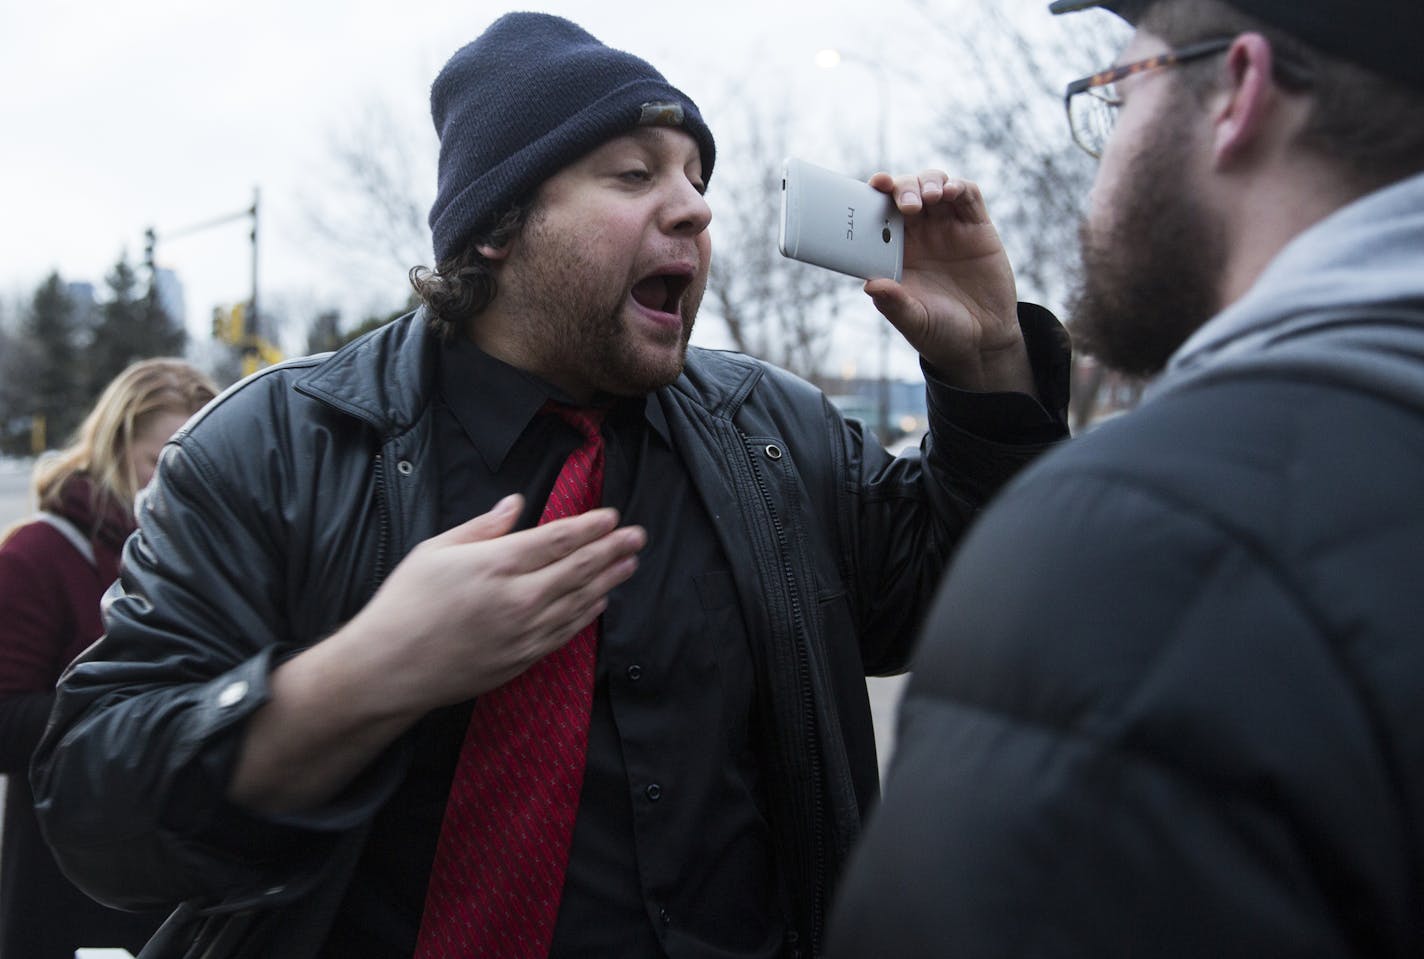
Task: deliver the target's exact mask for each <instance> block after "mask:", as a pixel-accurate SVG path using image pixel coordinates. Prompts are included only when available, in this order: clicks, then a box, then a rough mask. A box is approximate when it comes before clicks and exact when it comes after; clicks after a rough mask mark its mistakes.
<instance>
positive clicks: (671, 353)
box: [518, 208, 706, 396]
mask: <svg viewBox="0 0 1424 959" xmlns="http://www.w3.org/2000/svg"><path fill="white" fill-rule="evenodd" d="M519 243H520V246H521V247H522V248H523V251H524V255H525V256H526V257H527V258H528V263H529V266H528V268H527V271H526V272H527V274H528V275H527V278H526V279H525V281H524V282H522V283H521V284H520V286H521V289H520V290H519V292H518V297H519V299H520V301H521V303H522V304H523V309H524V312H525V320H524V323H525V325H526V329H527V332H528V335H527V337H525V338H524V341H525V343H527V344H531V347H530V349H531V350H532V351H533V352H534V353H535V354H537V355H535V356H533V357H532V359H533V363H532V368H531V372H535V373H538V374H539V375H541V376H543V377H544V378H546V379H548V380H549V381H550V382H553V383H579V384H584V385H587V386H590V387H591V388H592V389H593V390H594V391H595V392H600V393H608V394H612V395H614V396H641V395H644V394H647V393H650V392H652V391H653V390H656V389H659V388H660V387H663V386H667V385H668V384H670V383H672V382H673V381H674V380H676V379H677V378H678V377H679V376H680V375H681V374H682V369H683V365H684V363H685V362H686V359H687V344H688V341H689V339H690V338H691V336H692V328H693V324H694V323H695V321H696V317H697V309H698V307H699V306H700V304H701V302H702V294H703V291H704V289H705V286H706V274H705V271H704V272H703V274H702V275H701V276H700V277H698V278H696V279H695V280H694V281H693V283H692V284H691V286H689V287H688V289H687V290H686V291H684V293H683V294H682V297H681V301H680V302H681V308H680V311H679V314H680V316H681V318H682V326H681V328H680V329H667V330H657V331H650V330H645V329H639V330H636V331H635V330H634V329H633V328H632V327H630V325H629V321H628V320H627V318H626V317H625V313H626V312H627V310H628V309H629V306H628V304H629V298H630V296H631V293H632V289H631V286H630V285H629V284H630V281H629V280H628V278H627V277H624V276H618V275H617V274H616V271H615V270H611V269H609V268H608V266H607V265H606V264H605V263H603V262H600V261H599V260H598V259H597V258H596V256H595V254H594V253H593V252H592V251H591V250H590V244H589V243H588V242H587V239H586V238H580V237H576V236H573V235H572V234H571V233H570V232H569V231H564V230H559V229H556V228H551V227H549V226H548V225H547V223H546V221H545V217H544V216H542V215H541V211H540V210H539V209H537V208H536V210H535V211H534V212H533V213H531V215H530V219H529V220H528V222H526V224H525V226H524V229H523V230H522V231H521V233H520V238H519Z"/></svg>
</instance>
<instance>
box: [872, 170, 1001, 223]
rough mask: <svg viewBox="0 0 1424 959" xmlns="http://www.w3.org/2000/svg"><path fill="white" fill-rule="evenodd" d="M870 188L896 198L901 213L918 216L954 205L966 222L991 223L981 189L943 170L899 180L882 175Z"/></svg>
mask: <svg viewBox="0 0 1424 959" xmlns="http://www.w3.org/2000/svg"><path fill="white" fill-rule="evenodd" d="M870 185H871V186H873V187H875V188H876V189H877V190H879V191H880V192H882V193H888V194H890V195H891V196H893V197H894V198H895V205H896V206H897V207H898V208H899V210H900V212H901V213H908V214H915V213H919V212H921V211H922V210H925V209H926V208H928V207H933V206H941V205H952V206H953V210H954V213H955V214H956V215H957V216H958V217H959V218H960V219H962V220H964V221H965V222H968V223H985V222H988V219H989V215H988V211H987V210H986V209H985V206H984V194H983V193H982V192H981V191H980V189H979V187H978V185H976V184H974V183H971V182H970V181H968V180H961V179H957V178H955V177H951V176H950V175H949V174H947V173H945V172H944V171H943V170H933V169H931V170H922V171H921V172H919V173H915V174H899V175H895V176H892V175H891V174H889V173H885V172H883V171H882V172H880V173H877V174H875V175H874V176H873V177H871V178H870Z"/></svg>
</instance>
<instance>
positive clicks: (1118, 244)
mask: <svg viewBox="0 0 1424 959" xmlns="http://www.w3.org/2000/svg"><path fill="white" fill-rule="evenodd" d="M1168 115H1169V111H1164V113H1163V114H1162V116H1163V117H1164V121H1163V122H1159V123H1157V124H1156V125H1155V126H1153V127H1152V128H1151V130H1150V131H1149V132H1148V138H1147V141H1146V142H1145V143H1144V144H1143V146H1142V148H1141V150H1140V151H1139V152H1138V153H1137V154H1136V155H1135V156H1133V157H1130V158H1129V165H1128V166H1127V167H1126V168H1125V169H1124V176H1123V178H1122V180H1121V181H1120V182H1119V184H1118V186H1117V188H1116V191H1115V192H1114V194H1113V196H1112V201H1111V207H1112V211H1113V214H1114V215H1113V219H1112V225H1111V227H1110V228H1107V229H1102V228H1099V227H1096V226H1095V225H1094V224H1093V223H1091V222H1089V221H1088V220H1087V219H1086V218H1085V219H1084V221H1083V223H1082V224H1081V225H1080V227H1079V237H1080V245H1079V248H1080V251H1081V258H1082V267H1083V269H1082V282H1081V286H1080V287H1079V289H1078V290H1077V292H1076V294H1075V295H1074V298H1073V302H1072V305H1071V309H1070V315H1071V316H1072V319H1071V321H1070V323H1069V329H1070V330H1071V331H1072V334H1073V340H1074V342H1075V344H1076V345H1077V346H1078V347H1079V348H1081V349H1082V351H1083V352H1084V353H1087V354H1088V355H1090V356H1094V357H1096V358H1097V359H1098V360H1099V361H1101V362H1102V363H1103V364H1104V365H1105V366H1108V367H1110V368H1112V369H1115V370H1118V371H1120V372H1123V373H1126V374H1129V375H1131V376H1152V375H1155V374H1157V373H1160V372H1161V371H1162V369H1163V368H1164V367H1165V366H1166V365H1167V361H1168V360H1169V359H1171V356H1172V354H1173V353H1175V352H1176V351H1177V348H1178V347H1180V346H1181V345H1182V344H1183V343H1184V342H1186V340H1187V338H1188V337H1189V336H1191V335H1192V333H1194V332H1196V330H1197V329H1198V328H1199V327H1200V326H1201V325H1202V324H1203V323H1205V322H1206V321H1207V320H1209V319H1211V317H1212V316H1214V315H1215V314H1216V312H1217V310H1218V309H1219V306H1218V303H1217V293H1216V290H1217V284H1218V283H1219V281H1220V278H1221V275H1222V270H1223V268H1224V265H1225V259H1226V254H1225V250H1224V245H1223V242H1222V233H1221V230H1220V228H1219V226H1218V225H1217V224H1216V223H1215V222H1214V221H1213V220H1212V219H1211V218H1210V217H1209V215H1208V214H1207V213H1206V212H1205V211H1203V210H1202V208H1201V207H1200V206H1198V205H1196V204H1195V203H1193V202H1192V197H1191V191H1190V190H1187V189H1184V188H1181V187H1179V186H1175V184H1179V183H1180V182H1181V175H1180V169H1181V157H1182V139H1181V134H1180V132H1179V131H1174V130H1172V129H1171V128H1170V125H1169V124H1168V123H1167V122H1165V117H1167V116H1168Z"/></svg>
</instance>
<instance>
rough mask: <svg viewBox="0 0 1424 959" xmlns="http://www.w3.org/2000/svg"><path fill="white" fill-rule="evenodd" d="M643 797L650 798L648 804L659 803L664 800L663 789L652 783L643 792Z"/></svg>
mask: <svg viewBox="0 0 1424 959" xmlns="http://www.w3.org/2000/svg"><path fill="white" fill-rule="evenodd" d="M643 795H644V796H647V797H648V802H657V801H658V800H659V799H661V798H663V787H661V786H659V785H658V784H657V783H652V784H650V785H649V786H648V788H647V789H644V790H643Z"/></svg>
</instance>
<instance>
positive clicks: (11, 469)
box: [0, 459, 30, 529]
mask: <svg viewBox="0 0 1424 959" xmlns="http://www.w3.org/2000/svg"><path fill="white" fill-rule="evenodd" d="M29 512H30V464H29V462H28V461H21V460H6V459H0V529H4V528H5V527H7V526H9V525H10V524H11V523H13V522H14V521H15V520H17V519H23V518H24V517H25V516H26V515H27V514H28V513H29Z"/></svg>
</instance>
